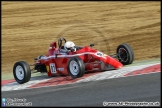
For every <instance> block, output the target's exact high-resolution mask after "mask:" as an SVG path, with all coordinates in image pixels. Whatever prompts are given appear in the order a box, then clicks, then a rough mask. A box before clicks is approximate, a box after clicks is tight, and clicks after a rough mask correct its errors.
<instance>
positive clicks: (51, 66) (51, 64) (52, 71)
mask: <svg viewBox="0 0 162 108" xmlns="http://www.w3.org/2000/svg"><path fill="white" fill-rule="evenodd" d="M50 69H51V73H56V67H55V64H54V63H50Z"/></svg>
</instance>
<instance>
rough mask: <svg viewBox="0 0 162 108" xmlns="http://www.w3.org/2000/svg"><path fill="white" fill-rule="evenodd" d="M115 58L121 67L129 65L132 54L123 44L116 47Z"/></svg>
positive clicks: (128, 46)
mask: <svg viewBox="0 0 162 108" xmlns="http://www.w3.org/2000/svg"><path fill="white" fill-rule="evenodd" d="M117 56H118V60H119V62H121V63H122V64H123V65H128V64H131V63H132V62H133V60H134V52H133V49H132V47H131V46H130V45H129V44H126V43H123V44H121V45H119V46H118V47H117Z"/></svg>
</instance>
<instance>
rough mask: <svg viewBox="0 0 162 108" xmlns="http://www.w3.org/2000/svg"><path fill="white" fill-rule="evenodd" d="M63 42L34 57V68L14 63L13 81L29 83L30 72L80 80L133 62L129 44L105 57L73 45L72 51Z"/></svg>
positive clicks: (95, 51) (121, 46)
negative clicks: (89, 74)
mask: <svg viewBox="0 0 162 108" xmlns="http://www.w3.org/2000/svg"><path fill="white" fill-rule="evenodd" d="M63 42H64V43H65V44H66V43H68V42H67V41H66V39H65V38H62V37H61V38H59V39H58V47H57V42H52V43H51V44H50V47H49V49H48V52H47V54H46V55H40V56H38V57H37V58H35V59H34V60H35V62H34V65H33V66H34V68H33V69H30V65H29V64H28V63H27V62H26V61H18V62H16V63H15V64H14V66H13V75H14V78H15V80H16V81H17V82H18V83H20V84H23V83H26V82H28V81H29V80H30V78H31V74H32V73H33V72H32V71H33V70H34V72H41V73H47V75H48V76H56V75H70V76H71V77H72V78H79V77H82V76H83V75H84V74H85V73H86V72H92V71H93V72H94V71H98V72H99V71H101V72H102V71H107V70H112V69H119V68H122V67H123V66H124V65H128V64H131V63H132V62H133V60H134V52H133V50H132V48H131V47H130V46H129V44H126V43H123V44H120V45H119V46H118V47H117V49H116V54H113V55H107V54H104V53H102V52H100V51H98V50H96V49H94V48H92V47H93V46H94V44H90V46H84V47H80V46H74V47H75V50H74V49H73V50H72V49H67V51H65V46H64V45H63Z"/></svg>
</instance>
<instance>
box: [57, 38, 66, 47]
mask: <svg viewBox="0 0 162 108" xmlns="http://www.w3.org/2000/svg"><path fill="white" fill-rule="evenodd" d="M62 41H64V42H65V43H66V39H65V38H63V37H60V38H59V39H58V47H59V48H61V47H62Z"/></svg>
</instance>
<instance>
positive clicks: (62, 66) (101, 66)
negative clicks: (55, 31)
mask: <svg viewBox="0 0 162 108" xmlns="http://www.w3.org/2000/svg"><path fill="white" fill-rule="evenodd" d="M71 57H79V58H81V59H82V60H83V62H84V65H85V70H86V72H87V71H104V70H106V68H105V67H106V66H108V65H109V66H111V67H113V68H114V69H118V68H121V67H123V64H121V63H120V62H119V61H118V60H116V59H115V58H112V57H110V56H108V55H105V54H103V53H102V52H99V51H98V50H95V49H93V48H91V47H88V46H85V47H83V48H82V49H80V50H77V51H76V52H70V53H69V54H68V55H65V54H61V53H60V52H59V50H58V49H57V48H56V42H53V43H51V44H50V48H49V50H48V53H47V55H46V57H42V58H41V59H39V60H37V61H36V63H41V64H45V66H46V69H47V74H48V76H54V75H61V74H63V75H68V69H67V66H68V62H69V59H70V58H71Z"/></svg>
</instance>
